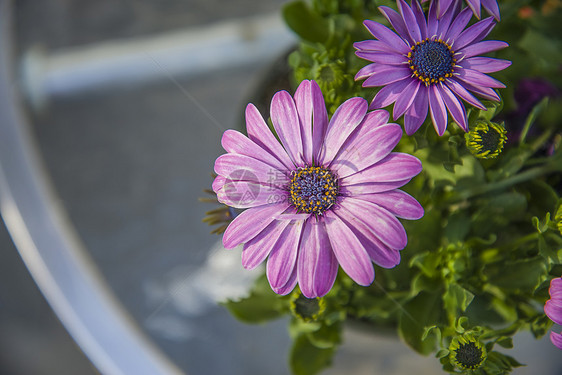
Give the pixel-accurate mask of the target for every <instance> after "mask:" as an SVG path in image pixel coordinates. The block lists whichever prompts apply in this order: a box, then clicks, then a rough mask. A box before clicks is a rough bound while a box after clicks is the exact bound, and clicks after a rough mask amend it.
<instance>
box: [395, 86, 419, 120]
mask: <svg viewBox="0 0 562 375" xmlns="http://www.w3.org/2000/svg"><path fill="white" fill-rule="evenodd" d="M420 85H421V84H420V81H419V80H413V81H412V82H410V84H409V85H408V86H406V88H405V89H404V91H403V92H402V95H400V96H399V97H398V99H396V103H395V104H394V109H393V111H392V118H393V119H394V120H396V119H398V118H399V117H400V116H402V115H403V114H404V112H406V110H407V109H408V108H410V105H411V104H412V102H413V101H414V99H415V98H416V96H417V93H418V90H419V88H420Z"/></svg>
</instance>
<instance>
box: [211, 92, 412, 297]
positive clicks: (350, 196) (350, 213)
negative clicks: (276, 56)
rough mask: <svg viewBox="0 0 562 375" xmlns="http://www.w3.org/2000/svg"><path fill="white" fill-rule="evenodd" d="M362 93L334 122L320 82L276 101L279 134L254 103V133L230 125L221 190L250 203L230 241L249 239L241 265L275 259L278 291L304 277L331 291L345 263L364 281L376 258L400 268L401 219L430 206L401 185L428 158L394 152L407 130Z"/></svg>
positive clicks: (304, 283)
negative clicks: (371, 104) (373, 106)
mask: <svg viewBox="0 0 562 375" xmlns="http://www.w3.org/2000/svg"><path fill="white" fill-rule="evenodd" d="M367 109H368V103H367V101H366V100H365V99H362V98H351V99H349V100H347V101H346V102H344V103H343V104H342V105H341V106H340V107H339V108H338V109H337V110H336V112H335V113H334V116H333V117H332V119H331V120H330V121H328V115H327V111H326V106H325V103H324V98H323V96H322V92H321V91H320V88H319V86H318V84H317V83H316V82H315V81H303V82H302V83H301V84H300V85H299V87H298V89H297V91H296V92H295V95H294V98H293V97H291V95H290V94H289V93H288V92H286V91H280V92H277V93H276V94H275V96H274V97H273V99H272V102H271V122H272V124H273V127H274V129H275V132H276V134H277V136H278V139H279V140H280V142H279V141H278V140H277V138H276V136H275V135H274V134H273V133H272V132H271V131H270V130H269V128H268V125H267V123H266V122H265V121H264V119H263V117H262V116H261V114H260V113H259V112H258V110H257V109H256V107H255V106H254V105H253V104H249V105H248V107H247V108H246V126H247V131H248V137H246V136H244V135H243V134H242V133H240V132H237V131H234V130H227V131H226V132H225V133H224V135H223V138H222V145H223V147H224V149H225V150H226V151H227V152H228V153H227V154H225V155H222V156H220V157H219V158H218V159H217V160H216V162H215V172H216V173H217V174H218V177H217V178H216V179H215V181H214V183H213V190H214V191H215V192H216V193H217V197H218V199H219V201H220V202H222V203H224V204H226V205H228V206H233V207H236V208H246V210H245V211H244V212H242V213H241V214H240V215H239V216H237V217H236V219H234V220H233V221H232V223H230V225H229V227H228V228H227V229H226V231H225V233H224V237H223V244H224V247H225V248H227V249H230V248H234V247H236V246H237V245H239V244H244V250H243V251H242V265H243V266H244V267H245V268H247V269H252V268H254V267H256V266H258V265H259V264H261V263H262V262H263V261H264V260H265V259H266V258H268V260H267V267H266V273H267V278H268V280H269V283H270V285H271V288H272V289H273V290H274V291H275V292H276V293H278V294H287V293H289V292H290V291H291V290H292V289H293V288H294V287H295V285H296V284H297V282H298V284H299V286H300V289H301V291H302V293H303V294H304V295H305V296H306V297H308V298H312V297H320V296H323V295H325V294H326V293H328V291H329V290H330V289H331V288H332V285H333V283H334V280H335V278H336V274H337V271H338V264H339V265H341V267H342V268H343V270H344V271H345V272H346V273H347V274H348V275H349V276H350V277H351V278H352V279H353V280H355V282H357V283H358V284H360V285H369V284H371V283H372V282H373V280H374V276H375V275H374V269H373V264H372V262H375V263H376V264H377V265H379V266H381V267H385V268H392V267H394V266H396V265H397V264H398V263H399V262H400V250H401V249H403V248H404V247H405V246H406V243H407V237H406V232H405V230H404V227H403V226H402V224H401V223H400V221H398V219H397V217H399V218H403V219H409V220H414V219H419V218H420V217H422V216H423V208H422V207H421V206H420V204H419V203H418V202H417V201H416V200H415V199H414V198H412V197H411V196H410V195H408V194H406V193H404V192H403V191H401V190H398V188H399V187H401V186H403V185H404V184H406V183H407V182H408V181H410V179H412V178H413V177H414V176H416V175H417V174H418V173H419V172H420V171H421V169H422V166H421V163H420V161H419V160H418V159H417V158H415V157H413V156H411V155H407V154H402V153H396V152H391V151H392V149H393V148H394V147H395V146H396V144H397V143H398V142H399V140H400V138H401V136H402V129H401V128H400V126H399V125H397V124H389V123H388V119H389V114H388V112H386V111H384V110H377V111H373V112H369V113H367Z"/></svg>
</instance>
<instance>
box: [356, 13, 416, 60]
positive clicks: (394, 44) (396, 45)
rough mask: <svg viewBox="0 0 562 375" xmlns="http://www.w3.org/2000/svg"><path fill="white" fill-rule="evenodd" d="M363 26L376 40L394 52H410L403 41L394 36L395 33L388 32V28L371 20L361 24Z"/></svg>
mask: <svg viewBox="0 0 562 375" xmlns="http://www.w3.org/2000/svg"><path fill="white" fill-rule="evenodd" d="M363 25H365V27H366V28H367V30H369V32H370V33H371V34H373V36H374V37H375V38H377V39H378V40H380V41H381V42H384V43H386V44H387V45H388V46H389V47H390V48H392V49H394V50H395V51H396V52H398V53H408V52H409V51H410V48H409V47H408V45H407V44H406V43H405V42H404V40H403V39H402V38H400V37H399V36H398V35H396V33H395V32H393V31H392V30H390V29H389V28H388V27H386V26H384V25H381V24H380V23H378V22H374V21H371V20H365V22H363Z"/></svg>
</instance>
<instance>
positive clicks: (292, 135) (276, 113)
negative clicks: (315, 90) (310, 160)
mask: <svg viewBox="0 0 562 375" xmlns="http://www.w3.org/2000/svg"><path fill="white" fill-rule="evenodd" d="M271 122H272V123H273V127H274V128H275V131H276V132H277V135H278V136H279V139H280V140H281V143H282V144H283V147H285V150H287V153H288V154H289V157H290V158H291V160H292V161H293V163H294V164H295V165H297V166H303V165H304V164H305V163H304V161H303V148H302V141H301V139H302V134H301V127H300V123H299V117H298V113H297V107H296V105H295V101H294V100H293V98H292V97H291V95H290V94H289V93H288V92H287V91H284V90H283V91H279V92H277V93H276V94H275V95H274V96H273V99H271Z"/></svg>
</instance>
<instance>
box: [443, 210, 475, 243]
mask: <svg viewBox="0 0 562 375" xmlns="http://www.w3.org/2000/svg"><path fill="white" fill-rule="evenodd" d="M470 224H471V220H470V217H469V216H468V215H467V214H466V213H465V212H464V211H457V212H455V213H453V214H451V216H449V218H448V220H447V224H446V226H445V231H444V234H445V238H447V241H449V243H456V242H458V241H463V240H464V239H465V237H466V235H467V234H468V233H469V232H470Z"/></svg>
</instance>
